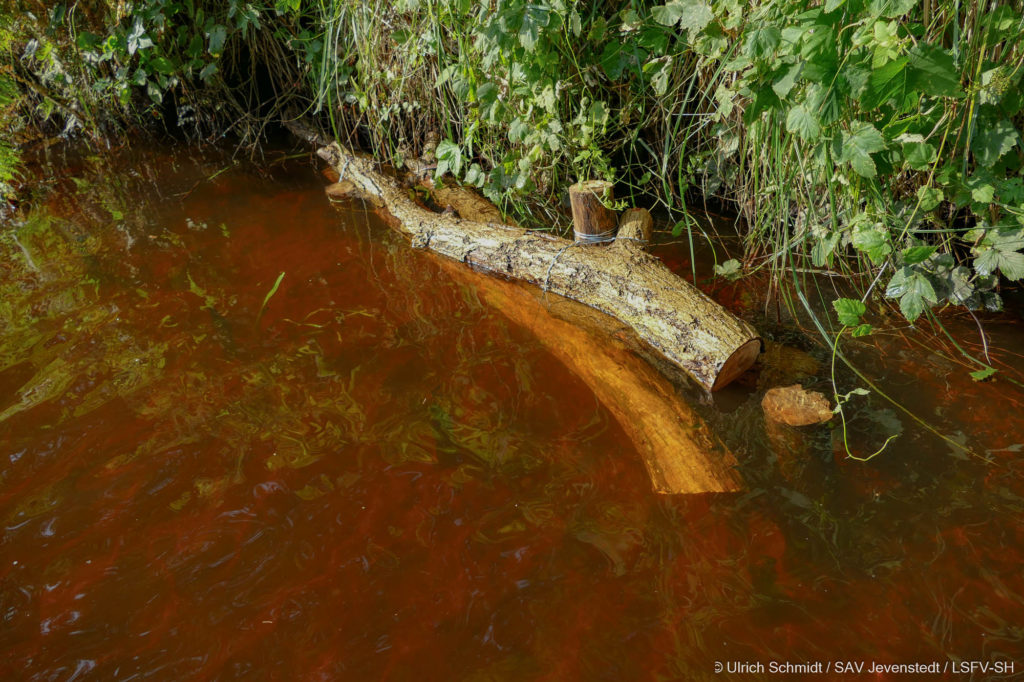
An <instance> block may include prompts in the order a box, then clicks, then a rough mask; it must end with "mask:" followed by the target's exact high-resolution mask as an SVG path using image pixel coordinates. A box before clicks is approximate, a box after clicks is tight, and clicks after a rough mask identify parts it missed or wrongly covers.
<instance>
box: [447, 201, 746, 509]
mask: <svg viewBox="0 0 1024 682" xmlns="http://www.w3.org/2000/svg"><path fill="white" fill-rule="evenodd" d="M453 205H455V204H453ZM437 260H438V262H439V264H440V265H441V267H442V268H443V269H444V270H445V271H447V272H448V273H449V274H450V275H451V276H452V278H453V279H454V280H455V281H457V282H461V283H463V284H466V285H469V286H472V287H473V288H474V289H475V290H476V291H477V293H478V294H479V295H480V297H481V298H482V299H483V300H484V301H486V302H487V303H489V304H490V305H491V306H492V307H493V308H494V309H495V310H496V311H499V312H500V313H501V314H502V315H504V316H505V317H506V318H508V319H509V320H510V321H511V322H513V323H514V324H516V325H519V326H520V327H523V328H525V329H527V330H529V331H530V332H531V333H532V334H533V335H534V337H535V338H536V339H537V340H538V341H540V343H541V344H542V345H543V346H544V347H545V348H546V349H547V350H548V351H549V352H550V353H551V354H552V355H554V356H555V357H556V358H558V360H559V361H560V362H561V363H562V364H563V365H565V366H566V368H568V369H569V370H570V371H571V372H572V373H573V374H575V375H576V376H578V377H579V378H580V379H581V380H582V381H583V382H584V383H586V384H587V386H588V387H590V389H591V390H592V391H594V395H595V396H597V399H598V400H600V401H601V403H602V404H603V405H604V406H605V407H606V408H607V409H608V411H609V412H611V414H612V415H613V416H614V417H615V420H616V421H617V422H618V423H619V425H620V426H621V427H622V430H623V431H624V432H625V433H626V435H627V436H628V437H629V438H630V440H631V441H633V445H634V446H635V447H636V450H637V452H639V453H640V456H641V457H642V458H643V461H644V466H645V467H646V469H647V473H648V475H649V476H650V479H651V487H652V488H654V490H655V491H656V492H658V493H662V494H696V493H724V492H736V491H738V490H742V489H743V484H742V482H741V480H740V477H739V475H738V473H737V471H736V467H737V466H738V465H737V462H736V458H735V457H734V456H733V454H732V453H731V452H730V451H729V450H728V448H726V447H725V445H724V444H723V443H722V442H721V441H720V440H719V439H718V438H717V437H716V436H715V434H714V432H712V431H711V429H709V428H708V426H707V424H706V423H705V422H704V420H703V419H701V417H700V415H698V414H697V413H696V412H694V411H693V409H692V408H690V406H689V405H687V404H686V402H685V401H683V400H682V399H680V397H679V396H678V395H676V392H675V388H674V387H673V386H672V384H671V383H669V381H668V380H667V379H665V377H663V376H662V375H661V374H660V373H659V372H658V371H657V370H655V369H654V368H653V367H651V366H650V365H649V364H648V363H647V362H645V361H644V360H642V359H641V358H639V357H637V356H636V355H635V354H634V353H633V352H632V351H631V350H630V349H629V348H628V346H626V344H625V343H623V342H622V341H620V340H618V339H616V338H613V337H607V336H604V335H601V336H598V335H596V334H594V333H593V332H590V331H588V330H587V329H585V328H583V327H581V326H579V325H577V324H573V323H571V322H567V321H565V320H562V319H559V318H557V317H555V316H553V315H552V314H551V313H550V312H549V311H548V309H547V306H546V305H545V303H543V302H542V301H540V300H538V298H537V296H535V295H534V293H532V292H531V291H529V290H527V289H526V288H525V287H524V286H523V285H521V284H519V283H517V282H511V281H508V280H504V279H500V278H497V277H490V276H488V275H486V274H483V273H480V272H476V271H474V270H473V269H471V268H466V267H463V266H461V265H459V264H458V263H454V262H452V261H451V260H449V259H446V258H438V259H437ZM538 293H539V292H538ZM575 305H579V304H575Z"/></svg>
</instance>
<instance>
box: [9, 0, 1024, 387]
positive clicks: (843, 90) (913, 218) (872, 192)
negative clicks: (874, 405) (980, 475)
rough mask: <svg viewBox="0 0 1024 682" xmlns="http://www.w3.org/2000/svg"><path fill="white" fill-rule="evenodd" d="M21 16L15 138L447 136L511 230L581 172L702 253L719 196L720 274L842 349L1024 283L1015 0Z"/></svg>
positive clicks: (463, 3) (12, 34)
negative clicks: (760, 286)
mask: <svg viewBox="0 0 1024 682" xmlns="http://www.w3.org/2000/svg"><path fill="white" fill-rule="evenodd" d="M14 5H15V6H12V7H9V8H8V11H7V12H5V13H4V15H3V20H2V22H0V26H2V28H0V31H2V33H0V35H2V37H3V38H2V41H0V48H2V49H3V51H4V52H5V56H6V60H5V61H6V63H5V64H4V66H3V67H2V71H0V84H2V83H7V84H9V85H8V86H4V87H0V95H2V97H0V110H2V111H3V112H4V113H3V116H4V117H5V119H7V120H17V121H21V123H20V125H21V126H22V127H24V126H25V125H26V123H25V121H34V122H35V123H36V124H39V125H42V126H43V127H48V128H49V129H51V130H52V131H53V132H57V131H59V132H60V133H61V134H62V135H65V136H72V135H76V134H82V135H89V136H94V137H99V136H101V135H108V136H109V135H115V136H116V135H118V134H123V133H124V132H125V131H126V130H129V129H131V128H133V127H137V126H140V125H145V126H149V127H152V125H153V123H154V122H155V123H157V125H160V126H162V127H163V128H164V129H166V130H167V131H169V132H172V133H174V134H176V135H182V136H185V137H187V138H189V139H193V140H206V141H209V140H216V139H220V138H224V137H225V136H228V137H229V138H230V140H231V141H232V142H233V143H235V144H238V145H240V146H241V147H245V148H248V149H252V150H255V149H257V148H258V145H259V144H260V143H261V142H262V141H263V140H264V139H265V137H266V135H267V134H268V132H270V131H272V130H273V129H274V126H276V125H277V123H278V122H279V121H280V120H281V118H282V117H287V116H290V115H292V114H291V113H290V112H293V111H294V112H301V114H302V115H304V116H308V117H311V118H313V119H314V120H316V121H317V122H318V123H319V124H320V125H322V126H323V128H324V129H325V130H326V131H328V132H329V133H330V134H332V135H334V136H336V137H338V138H340V139H342V140H343V141H346V142H349V143H351V144H353V145H356V146H360V147H363V148H366V149H368V150H371V151H372V152H373V153H375V154H377V155H378V156H379V157H383V158H385V159H388V160H390V161H393V162H396V163H401V162H402V161H403V160H404V159H405V158H408V157H409V156H418V155H419V154H420V153H421V152H422V151H423V144H424V141H425V140H426V139H427V138H428V135H429V134H430V133H437V134H439V137H440V142H439V143H438V144H437V147H436V157H437V168H436V171H435V173H436V175H437V177H438V178H440V177H442V176H445V175H446V174H449V173H450V174H451V175H452V176H454V178H456V179H457V180H458V181H460V182H463V183H465V184H468V185H473V186H475V187H478V188H480V189H481V190H482V191H483V193H484V194H485V195H487V196H488V197H489V198H491V199H492V200H494V201H495V202H496V203H499V204H500V205H501V206H502V207H503V208H504V209H505V210H506V211H508V212H510V213H512V214H514V215H515V217H516V218H517V219H519V220H520V221H521V222H523V223H524V224H527V225H534V226H540V225H547V226H550V225H552V224H554V225H556V226H559V227H563V228H564V226H565V225H566V220H565V218H564V213H563V212H561V211H560V210H559V204H560V201H561V198H562V195H563V194H564V190H565V187H566V186H567V185H568V184H570V183H571V182H574V181H576V180H577V179H583V178H594V177H597V178H604V179H608V180H612V181H614V182H615V183H616V184H617V186H618V189H617V194H618V196H620V197H622V198H625V199H626V200H627V201H628V202H630V203H632V204H634V205H648V206H651V205H654V206H656V207H658V208H660V209H661V211H662V212H663V213H664V214H665V215H667V216H668V217H669V219H670V223H671V224H674V225H675V227H674V231H675V233H676V234H682V233H683V232H685V233H686V235H687V237H688V239H690V241H691V243H693V242H694V241H695V240H700V239H704V240H707V241H709V242H712V241H714V237H713V235H708V234H707V232H706V231H703V230H700V229H698V223H697V221H695V220H694V219H693V217H692V216H691V215H690V214H688V213H687V208H686V202H687V201H689V202H691V203H693V202H696V201H705V202H708V201H711V202H716V203H718V204H720V205H724V206H726V207H731V208H733V209H734V210H735V212H736V213H737V214H738V215H739V216H740V218H741V220H740V226H741V230H742V238H743V249H742V254H741V255H740V257H738V258H735V259H730V260H727V261H725V262H722V263H719V264H718V265H717V267H716V272H717V273H718V274H719V275H720V276H724V277H729V278H734V277H740V276H745V275H746V276H749V275H753V274H755V273H762V274H765V275H766V276H767V277H768V278H769V280H770V281H771V283H772V287H773V288H774V289H775V290H776V291H778V292H779V295H780V296H781V297H782V298H783V300H785V301H786V303H787V305H788V306H789V307H790V309H791V310H793V312H794V313H796V312H810V313H811V314H812V317H814V323H815V324H816V325H819V329H821V331H822V332H823V334H825V336H826V337H827V338H830V339H831V340H832V341H833V342H835V343H838V340H839V337H840V335H841V334H842V329H845V328H849V329H850V330H851V332H852V336H861V335H866V334H869V333H871V332H872V331H873V329H874V327H873V326H872V325H871V324H870V323H869V322H868V318H869V317H871V315H872V310H873V309H877V308H878V307H880V306H878V304H879V303H880V302H883V301H884V300H885V299H888V301H889V302H891V303H895V304H898V307H899V310H900V311H901V313H902V315H903V316H904V317H905V318H906V320H908V321H909V322H911V323H913V322H915V321H916V320H918V319H919V318H922V316H924V317H925V318H927V319H928V320H929V321H933V322H938V318H937V317H935V315H934V314H933V313H932V311H933V310H938V309H941V308H945V307H959V308H966V309H968V310H988V311H997V310H999V309H1001V306H1002V299H1001V295H1000V293H1001V289H1003V288H1004V287H1006V286H1007V285H1012V283H1013V282H1016V281H1018V280H1020V279H1021V278H1022V277H1024V253H1022V251H1024V180H1022V178H1021V176H1020V168H1021V164H1022V161H1024V145H1022V140H1021V127H1022V121H1024V115H1022V109H1024V98H1022V95H1021V88H1020V81H1021V76H1022V65H1024V52H1022V48H1021V45H1020V43H1021V38H1022V37H1024V16H1022V12H1021V10H1022V7H1021V2H1020V1H1019V0H990V1H988V2H979V3H960V2H958V1H956V0H824V1H823V2H815V3H811V2H806V1H793V0H761V1H759V2H755V3H741V2H739V1H738V0H710V1H709V0H671V1H670V2H665V3H656V2H641V1H637V0H607V1H603V2H592V3H591V2H586V3H585V2H578V1H575V2H574V1H571V0H548V1H546V2H527V1H526V0H503V1H501V0H499V1H494V0H483V1H476V0H399V1H397V2H381V1H374V0H317V1H315V2H308V1H303V0H278V1H277V2H272V3H269V2H262V3H261V2H241V1H240V0H229V2H226V3H221V2H203V1H201V0H200V1H196V0H184V1H181V2H168V1H167V0H142V1H141V2H136V3H132V4H130V5H128V4H125V3H114V2H105V3H97V4H94V5H93V6H92V7H91V8H85V7H82V6H80V5H78V4H67V3H57V4H53V5H49V4H46V3H41V2H25V1H22V2H18V3H14ZM10 86H13V87H10ZM4 88H6V89H4ZM5 93H6V94H5ZM286 112H288V113H286ZM15 127H18V126H17V125H15ZM8 148H11V147H10V145H8ZM11 149H13V148H11ZM2 150H3V147H0V152H2ZM15 161H16V159H15V158H14V157H13V156H12V155H11V153H8V154H7V155H6V156H5V155H3V154H0V167H2V168H7V169H11V168H14V166H15ZM5 164H6V165H5ZM2 168H0V169H2ZM8 172H10V171H8ZM4 177H6V176H4ZM819 274H826V275H831V276H832V281H833V282H835V281H836V280H837V279H839V280H842V285H841V286H840V287H838V288H836V289H834V290H832V291H825V290H824V288H823V287H822V286H821V285H820V282H819V281H818V279H815V276H816V275H819ZM837 276H838V277H837ZM812 293H814V294H817V295H818V298H819V299H820V305H816V306H811V305H810V302H809V297H810V298H812V299H813V298H814V296H810V294H812ZM830 302H831V303H833V306H834V309H833V310H829V308H828V304H829V303H830ZM868 304H870V306H869V305H868ZM801 309H804V310H801ZM822 309H824V310H826V311H828V312H829V313H832V312H834V313H835V318H832V317H831V316H830V315H824V316H823V315H821V314H820V311H821V310H822ZM837 323H838V324H837ZM939 324H940V325H941V323H939ZM982 337H983V339H984V334H982ZM958 347H959V346H958ZM961 350H962V348H961ZM964 352H965V354H967V353H966V351H964ZM970 364H971V365H972V368H973V369H976V370H977V374H976V378H978V379H984V378H987V377H988V376H991V374H992V372H994V367H993V366H992V363H991V362H990V361H988V360H987V359H986V358H974V357H973V356H972V357H971V360H970ZM837 395H838V393H837Z"/></svg>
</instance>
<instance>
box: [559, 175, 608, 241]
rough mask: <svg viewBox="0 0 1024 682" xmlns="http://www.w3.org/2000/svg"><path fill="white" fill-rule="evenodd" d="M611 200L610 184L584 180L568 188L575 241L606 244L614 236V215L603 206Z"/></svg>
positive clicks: (602, 181)
mask: <svg viewBox="0 0 1024 682" xmlns="http://www.w3.org/2000/svg"><path fill="white" fill-rule="evenodd" d="M611 200H612V183H610V182H605V181H604V180H586V181H584V182H578V183H576V184H575V185H573V186H572V187H570V188H569V203H570V204H571V205H572V229H573V231H574V232H575V233H576V241H580V242H593V243H596V242H606V241H611V240H612V238H613V237H614V236H615V226H616V222H617V221H616V220H615V213H614V212H613V211H612V210H611V209H610V208H608V207H607V206H605V202H610V201H611Z"/></svg>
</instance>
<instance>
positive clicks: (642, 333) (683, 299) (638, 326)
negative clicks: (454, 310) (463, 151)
mask: <svg viewBox="0 0 1024 682" xmlns="http://www.w3.org/2000/svg"><path fill="white" fill-rule="evenodd" d="M318 153H319V154H320V156H321V157H322V158H324V159H325V160H326V161H327V162H328V163H330V164H331V165H332V166H334V167H335V168H336V169H337V170H338V174H339V176H341V178H343V179H347V180H350V181H351V182H352V183H353V184H355V185H356V187H357V188H358V189H360V190H362V191H363V192H364V193H365V194H366V195H368V196H369V197H370V198H371V200H372V201H373V202H374V204H375V205H377V206H379V207H380V208H381V209H382V210H383V212H384V213H385V214H386V215H387V216H389V217H390V218H391V221H392V224H393V225H394V227H395V228H396V229H398V230H399V231H401V232H403V233H404V234H406V235H407V236H408V237H409V238H410V239H411V241H412V245H413V246H414V247H417V248H427V249H431V250H433V251H436V252H438V253H440V254H443V255H445V256H448V257H449V258H452V259H454V260H457V261H460V262H463V263H467V264H470V265H473V266H476V267H479V268H483V269H486V270H490V271H493V272H496V273H500V274H502V275H505V276H507V277H510V278H512V279H519V280H523V281H525V282H528V283H530V284H535V285H538V286H540V287H541V288H542V289H543V290H545V291H552V292H554V293H557V294H559V295H561V296H565V297H566V298H570V299H572V300H574V301H578V302H580V303H583V304H584V305H587V306H590V307H592V308H595V309H597V310H600V311H601V312H603V313H605V314H607V315H610V316H612V317H614V318H616V319H618V320H620V321H621V322H623V323H624V324H626V325H627V326H629V327H631V328H632V329H633V330H634V331H635V332H636V333H637V335H638V336H639V337H640V338H641V339H643V340H644V341H645V342H646V343H648V344H650V345H651V346H652V347H653V348H655V349H656V350H658V351H659V352H660V353H662V354H663V355H664V356H665V357H666V358H668V359H669V360H670V361H671V362H673V363H674V364H675V365H677V366H678V367H680V368H681V369H683V370H684V371H685V372H686V373H687V374H689V375H690V376H691V377H692V378H693V379H694V381H696V382H697V383H698V384H699V385H700V386H702V387H703V388H704V389H706V390H712V391H713V390H717V389H719V388H721V387H722V386H725V385H726V384H727V383H728V382H729V381H731V380H733V379H735V378H736V377H737V376H739V375H740V374H741V373H743V372H744V371H745V370H746V369H747V368H749V367H750V365H751V364H753V362H754V360H755V359H756V357H757V354H758V352H759V351H760V347H761V340H760V339H759V338H758V336H757V333H756V332H755V331H754V329H753V328H752V327H751V326H750V325H749V324H747V323H746V322H744V321H742V320H740V319H739V318H737V317H735V316H734V315H732V314H731V313H729V312H728V311H727V310H725V309H724V308H723V307H722V306H720V305H718V304H717V303H715V302H714V301H712V300H711V299H710V298H708V297H707V296H706V295H705V294H704V293H703V292H701V291H700V290H699V289H697V288H696V287H694V286H693V285H691V284H689V283H688V282H686V281H685V280H683V279H682V278H680V277H678V276H677V275H675V273H673V272H671V271H670V270H669V269H668V268H666V267H665V266H664V264H662V263H661V262H660V261H659V260H658V259H657V258H655V257H653V256H652V255H650V254H649V253H647V252H645V251H644V250H643V249H642V248H640V247H639V244H636V243H634V242H630V241H623V242H622V243H621V244H618V245H616V246H615V248H601V247H597V246H594V245H585V244H574V243H573V242H569V241H566V240H564V239H558V238H556V237H552V236H551V235H549V234H547V233H545V232H541V231H530V230H524V229H519V228H513V227H510V226H508V225H504V224H501V223H496V222H480V221H473V220H466V219H463V218H457V217H451V216H441V215H437V214H436V213H432V212H431V211H429V210H427V209H425V208H423V207H421V206H418V205H417V204H416V203H415V202H414V201H412V200H411V199H410V198H409V195H408V193H407V192H405V191H403V190H402V189H401V188H400V187H399V185H398V183H397V182H396V181H395V180H394V179H393V178H390V177H388V176H386V175H384V174H382V173H380V172H379V171H378V170H377V167H376V164H375V163H374V162H373V161H372V159H367V158H365V157H361V156H358V155H355V154H353V153H351V152H349V151H347V150H344V149H342V147H341V146H339V145H338V144H337V143H332V144H331V145H329V146H327V147H324V148H322V149H320V150H319V152H318Z"/></svg>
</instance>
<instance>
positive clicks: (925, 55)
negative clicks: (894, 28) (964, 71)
mask: <svg viewBox="0 0 1024 682" xmlns="http://www.w3.org/2000/svg"><path fill="white" fill-rule="evenodd" d="M907 69H908V72H907V77H908V80H907V86H908V87H909V88H910V89H911V90H917V91H918V92H923V93H925V94H927V95H936V96H938V97H963V96H964V91H963V89H962V88H961V87H960V72H959V71H958V70H957V68H956V65H955V64H954V63H953V55H951V54H950V53H949V52H947V51H946V50H943V49H942V48H940V47H936V46H934V45H929V44H927V43H918V44H917V45H916V46H915V47H914V48H913V49H911V50H910V53H909V61H908V64H907Z"/></svg>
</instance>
